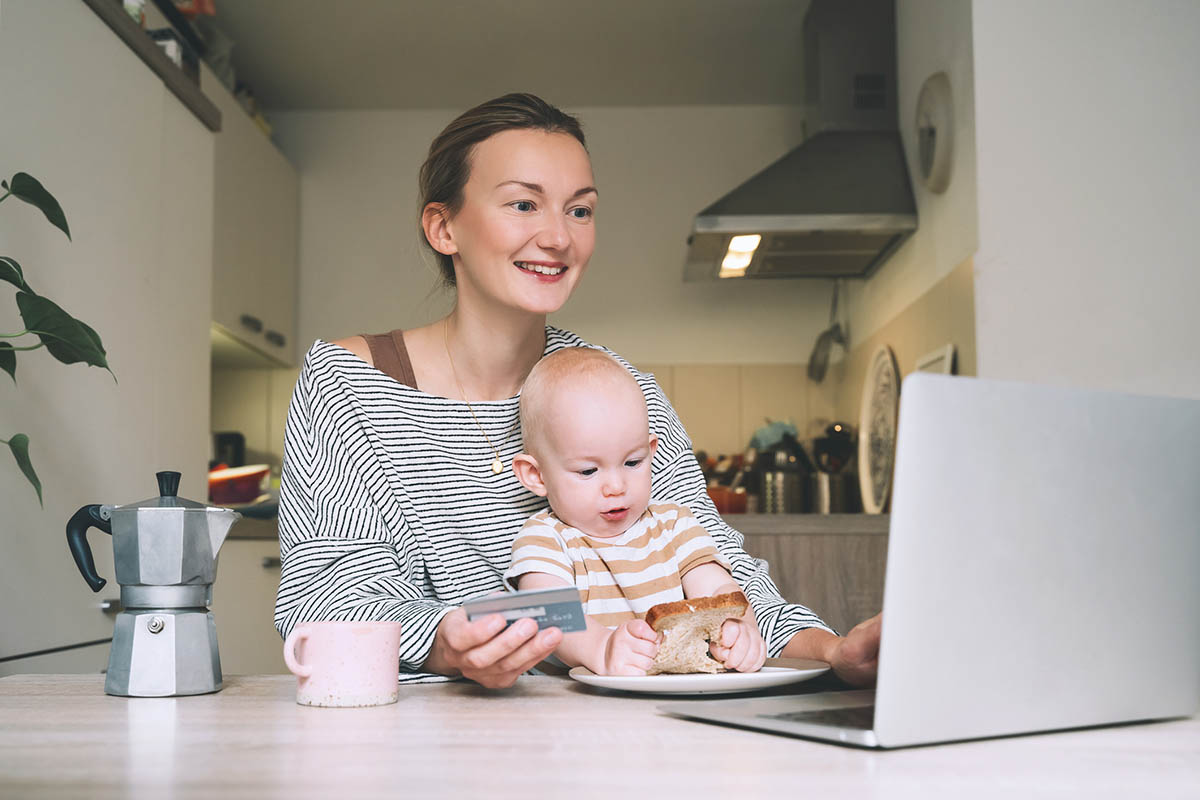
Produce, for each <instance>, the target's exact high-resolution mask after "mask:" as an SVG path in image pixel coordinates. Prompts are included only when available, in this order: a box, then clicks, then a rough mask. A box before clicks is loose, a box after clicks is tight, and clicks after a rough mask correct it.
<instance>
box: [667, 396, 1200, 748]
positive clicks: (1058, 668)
mask: <svg viewBox="0 0 1200 800" xmlns="http://www.w3.org/2000/svg"><path fill="white" fill-rule="evenodd" d="M1198 573H1200V400H1186V399H1172V398H1162V397H1143V396H1134V395H1125V394H1114V393H1105V392H1096V391H1085V390H1081V389H1072V388H1063V387H1050V386H1038V385H1031V384H1023V383H1012V382H1006V381H995V380H985V379H979V378H967V377H953V376H948V375H934V374H927V373H916V374H913V375H910V376H909V377H908V378H907V379H906V380H905V381H904V384H903V387H902V391H901V401H900V414H899V426H898V431H897V444H896V466H895V475H894V483H893V496H892V512H891V520H890V525H889V540H888V560H887V570H886V577H885V583H884V595H883V609H884V613H883V635H882V638H881V641H880V652H879V675H878V681H877V684H876V688H875V689H874V690H855V691H848V692H826V693H818V694H808V695H788V696H774V697H750V698H740V699H721V700H695V701H689V702H685V703H672V704H669V705H664V706H660V707H659V708H660V710H662V711H665V712H668V713H671V714H674V715H678V716H682V717H686V718H690V719H696V720H705V721H710V722H719V723H725V724H729V725H737V726H741V727H745V728H754V729H759V730H765V731H773V732H776V733H784V734H792V735H795V736H802V737H807V738H813V739H824V740H828V741H832V742H838V743H843V744H849V745H858V746H862V747H876V748H891V747H906V746H910V745H921V744H930V743H934V742H948V741H957V740H963V739H976V738H985V737H993V736H1005V735H1011V734H1019V733H1030V732H1035V731H1052V730H1062V729H1068V728H1081V727H1089V726H1096V725H1107V724H1113V723H1120V722H1130V721H1139V720H1154V719H1163V718H1170V717H1187V716H1190V715H1192V714H1195V713H1196V711H1197V709H1198V707H1200V574H1198Z"/></svg>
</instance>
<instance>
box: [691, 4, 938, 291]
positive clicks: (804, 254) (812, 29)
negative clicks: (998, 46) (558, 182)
mask: <svg viewBox="0 0 1200 800" xmlns="http://www.w3.org/2000/svg"><path fill="white" fill-rule="evenodd" d="M803 48H804V59H805V67H804V72H805V74H804V81H805V126H806V128H807V130H808V132H809V134H810V135H809V136H808V138H807V140H806V141H804V142H803V143H802V144H801V145H800V146H799V147H797V148H795V149H794V150H792V151H791V152H789V153H787V154H786V155H784V156H783V157H782V158H780V159H779V160H778V161H776V162H775V163H773V164H771V165H770V166H768V167H767V168H766V169H764V170H762V171H761V172H759V173H758V174H757V175H755V176H753V177H752V178H750V179H749V180H747V181H746V182H745V183H743V184H741V185H740V186H738V187H737V188H735V189H733V190H732V191H731V192H729V193H728V194H726V195H725V196H724V197H722V198H721V199H719V200H717V201H716V202H715V203H713V204H712V205H710V206H708V207H707V208H705V209H704V210H703V211H701V212H700V213H699V214H697V215H696V219H695V222H694V224H693V228H692V234H691V236H689V237H688V254H687V262H686V264H685V266H684V280H713V279H716V278H740V277H744V278H844V277H866V276H868V275H870V274H871V273H872V272H874V270H876V269H877V268H878V267H879V266H880V265H881V264H882V263H883V262H884V261H885V260H886V259H887V258H888V257H889V256H890V255H891V254H892V253H893V252H895V250H896V249H897V248H898V247H899V246H900V245H901V244H902V243H903V242H904V240H905V239H907V238H908V237H909V236H910V235H911V234H912V232H913V231H915V230H916V228H917V208H916V201H915V200H914V198H913V193H912V185H911V183H910V181H909V174H908V164H907V161H906V159H905V154H904V147H903V144H902V142H901V140H900V134H899V132H898V130H897V111H896V108H897V104H896V99H897V94H896V19H895V3H894V2H892V0H814V2H813V3H812V5H811V6H810V7H809V10H808V15H807V16H806V17H805V20H804V30H803ZM797 78H798V79H799V76H797Z"/></svg>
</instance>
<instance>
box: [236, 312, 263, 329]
mask: <svg viewBox="0 0 1200 800" xmlns="http://www.w3.org/2000/svg"><path fill="white" fill-rule="evenodd" d="M239 321H240V322H241V323H242V327H243V328H248V329H250V330H252V331H254V332H255V333H262V329H263V324H262V320H261V319H259V318H258V317H255V316H252V315H250V314H242V318H241V320H239Z"/></svg>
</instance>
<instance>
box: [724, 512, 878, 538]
mask: <svg viewBox="0 0 1200 800" xmlns="http://www.w3.org/2000/svg"><path fill="white" fill-rule="evenodd" d="M889 518H890V517H889V515H888V514H725V515H724V516H723V517H722V519H724V520H725V522H726V523H728V525H729V526H730V527H731V528H733V529H734V530H736V531H740V532H741V533H743V534H745V535H746V536H795V535H803V536H827V535H831V534H834V535H836V534H850V535H860V536H864V535H865V536H881V535H886V534H887V532H888V520H889Z"/></svg>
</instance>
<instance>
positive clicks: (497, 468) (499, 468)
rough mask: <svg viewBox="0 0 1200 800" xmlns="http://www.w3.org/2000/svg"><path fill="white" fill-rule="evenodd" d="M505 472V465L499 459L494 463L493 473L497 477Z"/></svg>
mask: <svg viewBox="0 0 1200 800" xmlns="http://www.w3.org/2000/svg"><path fill="white" fill-rule="evenodd" d="M503 471H504V464H503V463H502V462H501V461H500V459H498V458H497V459H496V460H495V461H493V462H492V472H493V473H494V474H496V475H499V474H500V473H501V472H503Z"/></svg>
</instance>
